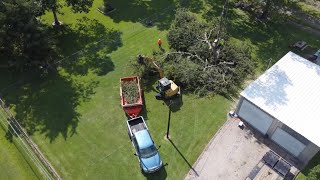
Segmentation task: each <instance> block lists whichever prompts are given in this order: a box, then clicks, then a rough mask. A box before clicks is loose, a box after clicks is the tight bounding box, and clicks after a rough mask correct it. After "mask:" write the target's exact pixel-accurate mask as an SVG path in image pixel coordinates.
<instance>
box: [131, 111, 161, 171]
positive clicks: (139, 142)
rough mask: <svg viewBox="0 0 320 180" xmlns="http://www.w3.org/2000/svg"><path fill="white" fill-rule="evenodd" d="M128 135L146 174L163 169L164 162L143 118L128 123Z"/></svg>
mask: <svg viewBox="0 0 320 180" xmlns="http://www.w3.org/2000/svg"><path fill="white" fill-rule="evenodd" d="M127 125H128V133H129V137H130V139H131V142H132V144H133V146H134V149H135V151H136V153H135V155H136V156H137V157H138V159H139V163H140V167H141V169H142V171H143V172H144V173H154V172H156V171H158V170H160V169H161V167H162V161H161V158H160V155H159V153H158V149H159V148H160V146H159V147H158V148H156V146H155V144H154V142H153V140H152V138H151V135H150V133H149V130H148V127H147V125H146V123H145V121H144V119H143V117H142V116H140V117H137V118H133V119H129V120H128V121H127Z"/></svg>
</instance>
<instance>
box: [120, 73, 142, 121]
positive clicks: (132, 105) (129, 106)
mask: <svg viewBox="0 0 320 180" xmlns="http://www.w3.org/2000/svg"><path fill="white" fill-rule="evenodd" d="M130 82H132V83H134V84H136V91H137V92H135V93H137V95H136V97H137V98H136V99H135V101H134V102H130V101H129V99H128V98H129V97H126V93H125V92H124V87H123V86H124V83H130ZM120 99H121V106H122V109H123V110H124V112H125V113H126V114H127V115H128V116H129V117H130V118H135V117H137V116H138V115H139V113H140V112H141V110H142V106H143V103H142V101H143V100H142V91H141V87H140V81H139V77H138V76H131V77H123V78H120Z"/></svg>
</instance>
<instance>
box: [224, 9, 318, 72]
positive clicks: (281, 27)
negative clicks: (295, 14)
mask: <svg viewBox="0 0 320 180" xmlns="http://www.w3.org/2000/svg"><path fill="white" fill-rule="evenodd" d="M227 28H228V32H229V34H230V35H231V36H232V37H234V38H236V39H239V40H241V41H250V43H251V44H252V45H254V46H255V47H254V51H255V54H256V57H254V58H257V60H258V62H259V63H260V65H262V67H261V68H262V70H263V71H264V70H266V69H267V68H268V67H270V66H271V65H273V64H274V63H275V62H277V61H278V60H279V59H280V58H281V57H282V56H283V55H285V54H286V53H287V52H288V51H291V50H292V49H290V48H289V45H291V44H293V43H295V42H297V41H300V40H304V41H307V39H310V37H312V36H313V35H311V34H308V33H307V32H303V31H300V30H297V28H296V27H293V26H292V25H290V23H289V22H287V21H286V20H285V18H284V17H278V18H276V19H273V20H272V21H268V22H261V21H259V20H257V18H255V17H253V16H251V15H250V14H248V13H246V12H244V11H242V10H240V9H236V8H230V9H229V15H228V25H227ZM308 43H311V42H309V41H308Z"/></svg>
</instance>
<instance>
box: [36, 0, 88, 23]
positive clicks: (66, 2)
mask: <svg viewBox="0 0 320 180" xmlns="http://www.w3.org/2000/svg"><path fill="white" fill-rule="evenodd" d="M92 3H93V0H59V1H57V0H35V4H37V6H38V7H40V8H41V10H42V11H41V12H40V13H41V14H43V13H44V12H45V11H52V13H53V17H54V25H60V21H59V20H58V16H57V13H58V12H59V10H60V9H61V8H62V7H63V6H70V7H71V9H72V11H73V12H89V8H90V7H91V6H92Z"/></svg>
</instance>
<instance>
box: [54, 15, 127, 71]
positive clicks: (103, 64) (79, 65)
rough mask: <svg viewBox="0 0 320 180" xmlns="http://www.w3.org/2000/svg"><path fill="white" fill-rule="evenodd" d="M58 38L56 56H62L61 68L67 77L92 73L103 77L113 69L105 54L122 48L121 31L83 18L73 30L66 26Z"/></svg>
mask: <svg viewBox="0 0 320 180" xmlns="http://www.w3.org/2000/svg"><path fill="white" fill-rule="evenodd" d="M57 35H58V38H57V41H58V42H57V45H58V47H59V48H58V52H59V54H62V56H63V57H62V58H63V59H62V60H61V62H60V66H61V67H63V68H64V70H66V71H67V72H68V73H70V74H74V75H86V74H87V73H88V72H90V71H91V72H93V73H95V74H97V75H105V74H107V73H108V72H109V71H112V70H113V69H114V64H113V63H112V61H111V59H110V57H108V54H109V53H111V52H112V51H115V50H116V49H117V48H118V47H120V46H122V42H121V32H120V31H116V30H112V29H107V28H105V26H104V25H103V24H101V23H99V22H98V21H97V20H92V19H89V18H87V17H83V18H81V19H78V22H77V24H76V25H75V26H74V27H68V26H66V27H65V29H64V30H63V31H62V32H58V34H57Z"/></svg>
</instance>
